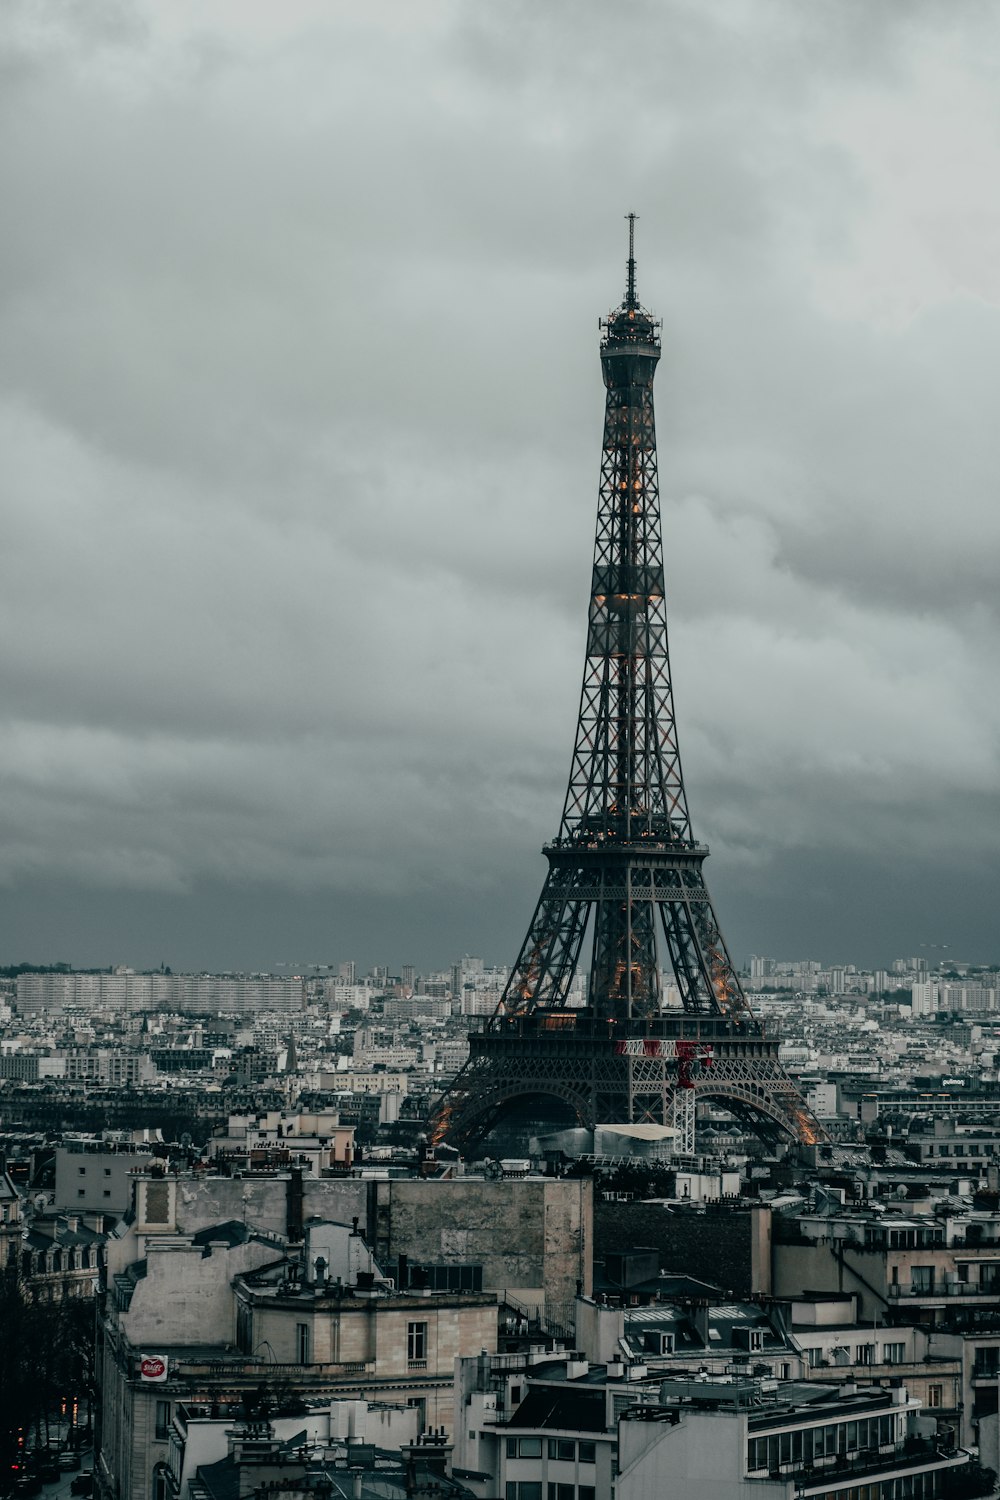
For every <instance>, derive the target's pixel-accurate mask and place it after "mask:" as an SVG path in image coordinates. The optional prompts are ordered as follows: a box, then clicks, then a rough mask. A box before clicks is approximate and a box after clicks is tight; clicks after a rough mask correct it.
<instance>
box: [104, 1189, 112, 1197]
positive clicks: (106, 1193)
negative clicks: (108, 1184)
mask: <svg viewBox="0 0 1000 1500" xmlns="http://www.w3.org/2000/svg"><path fill="white" fill-rule="evenodd" d="M104 1196H105V1198H110V1197H111V1189H110V1188H105V1189H104Z"/></svg>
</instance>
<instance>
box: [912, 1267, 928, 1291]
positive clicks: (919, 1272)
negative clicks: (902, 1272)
mask: <svg viewBox="0 0 1000 1500" xmlns="http://www.w3.org/2000/svg"><path fill="white" fill-rule="evenodd" d="M910 1285H911V1286H912V1288H913V1290H914V1291H915V1292H933V1290H934V1267H933V1266H911V1267H910Z"/></svg>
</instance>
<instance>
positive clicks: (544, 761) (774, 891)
mask: <svg viewBox="0 0 1000 1500" xmlns="http://www.w3.org/2000/svg"><path fill="white" fill-rule="evenodd" d="M0 37H2V55H0V115H2V128H0V194H2V200H0V201H2V202H3V204H4V223H5V229H4V234H3V237H2V239H0V445H2V446H0V452H2V453H3V455H4V459H3V465H2V473H0V506H2V516H3V547H2V550H0V685H2V696H0V961H7V962H16V961H20V960H23V959H28V958H30V959H34V960H38V961H51V960H53V959H56V958H66V959H68V960H70V961H72V962H75V963H80V964H85V963H109V962H119V961H121V962H133V963H137V964H149V963H155V962H159V961H161V960H165V961H166V962H168V963H170V964H172V965H173V966H174V967H175V968H183V967H190V966H201V965H204V966H214V967H222V966H235V967H256V966H258V965H261V966H271V965H274V964H277V963H279V962H287V963H292V962H294V963H306V962H335V961H338V960H340V959H344V958H348V957H356V958H358V959H359V961H361V962H362V963H364V964H368V963H370V962H383V961H384V962H388V963H390V964H392V965H394V966H395V965H398V964H401V963H405V962H414V963H416V964H417V965H418V966H428V965H430V964H432V963H441V964H444V963H447V962H448V961H449V960H450V959H451V958H452V957H453V956H455V955H456V954H457V953H459V952H461V951H463V950H465V951H472V952H480V953H482V954H483V956H484V957H486V958H487V959H488V960H494V961H498V962H509V961H511V960H512V959H513V957H514V955H515V953H516V951H517V947H518V944H519V942H520V939H521V936H522V935H523V929H524V928H525V926H526V924H527V920H528V917H529V915H530V910H531V907H532V905H533V902H534V900H535V897H536V895H537V891H538V889H539V887H540V884H541V881H542V878H543V874H544V861H543V860H542V859H541V857H540V855H539V849H540V846H541V844H542V842H543V841H544V840H545V839H546V838H548V837H550V836H551V835H553V834H554V833H555V831H556V827H557V822H558V815H559V811H560V807H561V800H562V794H563V791H564V788H565V778H566V775H567V772H568V766H569V755H570V749H571V745H572V737H573V729H574V722H575V714H576V706H577V697H578V692H579V682H580V675H581V670H582V655H583V648H584V621H585V609H586V599H587V588H588V581H589V562H590V553H591V548H592V542H593V521H594V513H595V505H596V489H597V470H598V450H599V442H600V428H601V420H602V412H603V390H602V387H601V382H600V370H599V364H598V358H597V326H596V320H597V316H598V314H600V313H602V312H605V311H606V310H607V309H608V307H609V306H611V305H612V304H614V303H616V302H617V301H618V300H619V298H620V296H621V293H622V289H623V280H624V259H625V253H626V251H625V227H624V224H623V221H622V215H623V214H624V213H625V212H626V211H628V210H629V209H634V210H635V211H636V212H637V213H639V214H640V216H641V218H640V223H639V225H638V252H637V253H638V258H639V290H640V294H641V296H642V298H643V300H644V301H645V302H646V304H647V305H649V306H651V307H652V308H653V309H654V310H655V311H656V312H657V313H658V314H659V315H660V316H661V317H662V318H663V322H664V355H663V359H662V361H661V364H660V369H659V373H658V376H657V420H658V433H659V447H660V476H661V490H662V495H663V510H664V532H665V549H666V569H667V583H668V592H669V601H668V603H669V610H670V621H671V642H672V653H673V657H674V669H675V684H676V693H677V703H678V712H679V718H680V725H681V741H682V748H683V751H684V760H685V771H686V776H687V781H688V790H689V795H690V799H691V802H692V812H693V816H694V820H695V824H696V828H697V831H698V832H699V834H700V835H701V836H703V837H704V838H706V839H707V841H708V842H709V843H710V845H711V847H712V850H713V858H712V860H711V862H710V864H709V867H708V878H709V883H710V886H711V888H712V890H713V893H714V895H715V899H716V906H717V908H718V911H719V915H720V917H721V919H722V922H723V926H724V928H725V929H726V931H727V933H728V935H729V938H730V943H731V946H732V947H733V948H734V950H735V952H736V954H737V956H738V957H740V958H741V959H742V958H744V957H745V956H746V954H747V953H749V952H750V951H756V952H763V953H774V954H779V955H788V956H815V957H820V958H823V959H825V960H828V961H830V960H839V961H845V960H846V961H851V960H858V961H865V960H867V961H877V962H880V963H881V962H884V961H887V960H888V959H891V958H892V957H895V956H897V955H901V954H903V953H916V952H919V951H920V949H919V944H920V943H922V942H923V943H928V944H931V943H948V944H949V945H950V946H951V951H952V952H953V953H955V954H956V956H962V957H967V958H970V959H973V960H977V959H978V960H983V961H991V960H994V959H995V960H998V961H1000V940H998V934H997V931H996V904H997V903H996V894H995V893H996V890H997V884H998V875H1000V816H998V814H1000V733H998V731H1000V698H998V694H997V690H996V677H997V670H996V664H997V660H998V656H1000V625H998V618H997V604H996V579H997V571H998V567H997V564H998V558H1000V506H998V503H997V474H998V472H1000V421H998V415H1000V414H998V410H997V399H998V398H997V389H998V373H1000V316H998V304H1000V203H998V189H997V184H998V183H1000V90H998V86H997V84H998V71H1000V13H998V11H997V8H996V6H995V5H993V4H978V3H975V0H938V3H923V4H921V3H917V0H912V3H907V4H902V5H895V6H888V5H884V6H873V5H871V4H869V3H867V0H836V3H833V0H814V3H811V4H809V5H802V4H801V3H799V0H753V3H749V0H747V3H742V0H711V3H705V0H649V3H642V0H632V3H628V4H622V5H618V6H608V5H606V4H603V3H600V0H546V3H538V0H524V3H519V0H505V3H503V4H493V3H488V0H383V3H372V0H366V4H365V5H363V6H358V5H354V4H347V3H338V0H282V3H281V4H280V5H278V4H274V3H271V0H229V3H226V0H187V3H185V0H171V3H170V4H168V5H163V4H158V3H154V0H120V3H119V0H76V3H73V0H62V3H60V0H47V3H43V0H7V3H6V4H5V5H4V7H3V14H2V16H0Z"/></svg>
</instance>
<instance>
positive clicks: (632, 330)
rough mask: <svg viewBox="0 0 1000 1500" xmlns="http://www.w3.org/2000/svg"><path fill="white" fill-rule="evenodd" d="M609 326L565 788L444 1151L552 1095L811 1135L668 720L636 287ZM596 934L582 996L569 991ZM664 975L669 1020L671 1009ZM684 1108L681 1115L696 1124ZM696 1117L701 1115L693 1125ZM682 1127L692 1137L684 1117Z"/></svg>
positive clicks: (648, 397)
mask: <svg viewBox="0 0 1000 1500" xmlns="http://www.w3.org/2000/svg"><path fill="white" fill-rule="evenodd" d="M628 221H629V255H628V263H627V273H626V286H625V296H624V298H623V299H622V302H621V305H620V306H619V307H617V308H615V309H614V310H613V311H612V312H611V313H609V315H608V316H607V318H605V319H602V321H601V348H600V354H601V369H602V372H603V376H604V385H605V388H606V396H605V412H604V436H603V442H602V445H601V475H600V484H599V489H598V505H597V532H596V538H595V544H594V565H593V572H592V578H591V593H590V608H589V618H588V626H587V653H586V662H585V666H584V672H583V687H582V691H581V695H580V712H579V718H578V722H577V728H576V737H575V741H574V746H573V757H572V762H571V767H570V775H569V785H568V788H567V792H566V800H565V803H564V806H563V811H562V818H561V820H560V824H559V832H558V835H557V837H556V838H555V839H553V841H552V842H551V843H549V844H547V845H546V846H545V848H544V854H545V857H546V859H547V860H548V865H549V868H548V873H547V875H546V878H545V883H544V885H543V887H542V893H541V895H540V897H539V900H538V904H537V906H536V907H535V911H534V914H533V916H532V919H531V923H530V925H529V927H528V932H527V935H526V937H525V939H524V942H523V943H522V945H521V951H520V953H519V954H518V957H517V961H516V963H515V964H514V967H513V969H512V970H511V974H510V978H509V980H508V982H507V985H506V987H505V989H504V993H503V996H502V998H501V1001H500V1004H499V1005H498V1007H497V1011H496V1013H495V1015H494V1016H493V1017H492V1019H491V1020H490V1021H489V1022H488V1024H487V1026H486V1028H485V1031H484V1032H482V1033H479V1034H476V1035H473V1036H472V1037H471V1038H470V1049H471V1050H470V1059H469V1062H468V1064H467V1065H466V1067H465V1068H464V1069H463V1070H462V1072H461V1073H460V1074H459V1075H458V1077H457V1078H456V1080H455V1082H454V1083H453V1085H452V1086H451V1089H450V1090H449V1091H448V1092H447V1094H446V1095H445V1096H444V1098H443V1099H442V1101H440V1103H439V1105H438V1108H437V1111H436V1115H435V1119H434V1121H433V1122H432V1123H433V1125H434V1130H435V1134H436V1136H437V1137H438V1138H440V1136H441V1135H442V1134H445V1133H447V1134H448V1135H449V1136H450V1137H451V1138H452V1139H453V1140H457V1141H466V1142H469V1141H471V1140H473V1139H474V1138H475V1137H476V1136H477V1135H482V1133H483V1132H484V1130H488V1129H489V1128H491V1123H492V1122H494V1121H495V1120H496V1119H497V1118H498V1117H499V1116H500V1114H502V1113H503V1110H504V1108H505V1107H506V1106H507V1105H508V1104H509V1103H510V1101H511V1100H512V1099H514V1098H516V1097H518V1096H523V1095H525V1094H532V1093H533V1094H535V1095H539V1094H550V1095H557V1096H559V1097H561V1098H562V1100H563V1101H564V1102H565V1103H568V1104H569V1105H570V1106H571V1107H572V1108H573V1110H574V1111H575V1113H576V1115H577V1118H578V1120H579V1121H580V1123H581V1124H590V1125H593V1124H595V1123H596V1122H598V1121H602V1120H603V1121H606V1122H612V1121H619V1122H632V1121H640V1120H646V1121H657V1120H658V1121H660V1122H661V1123H667V1122H668V1121H669V1120H670V1119H671V1118H672V1117H673V1115H674V1114H675V1113H676V1107H675V1105H676V1099H677V1096H678V1091H682V1092H683V1091H685V1090H689V1089H692V1088H693V1087H694V1085H695V1075H694V1073H693V1071H692V1069H693V1068H695V1067H696V1065H697V1064H699V1063H706V1064H708V1066H709V1067H711V1068H713V1069H714V1072H713V1074H712V1077H711V1079H709V1078H708V1077H707V1069H706V1070H705V1072H706V1076H705V1077H704V1078H700V1077H699V1080H698V1084H697V1086H698V1089H699V1090H700V1091H701V1092H702V1093H706V1092H710V1093H711V1094H713V1095H715V1096H721V1097H725V1098H726V1099H727V1100H728V1102H729V1107H730V1108H731V1109H733V1111H734V1112H735V1113H737V1114H740V1115H743V1116H744V1117H746V1118H747V1119H748V1121H750V1122H751V1123H753V1124H755V1128H756V1126H757V1125H758V1124H762V1125H763V1133H770V1134H772V1135H774V1134H775V1133H777V1134H781V1133H786V1134H791V1135H793V1136H796V1137H797V1138H798V1139H800V1140H814V1139H816V1138H817V1136H818V1135H819V1134H820V1132H819V1128H818V1126H817V1125H816V1122H815V1121H814V1120H812V1118H811V1116H810V1115H809V1113H808V1111H807V1110H806V1108H805V1105H804V1104H803V1102H802V1100H801V1098H800V1097H799V1095H798V1092H797V1090H796V1088H795V1086H794V1084H793V1083H792V1081H791V1080H790V1079H789V1078H788V1077H787V1075H786V1074H785V1073H784V1071H783V1069H782V1068H781V1066H780V1064H779V1063H778V1060H777V1045H776V1043H774V1042H773V1041H770V1040H769V1039H766V1038H765V1037H764V1035H763V1032H762V1030H761V1028H760V1027H759V1026H758V1024H757V1022H756V1020H755V1019H754V1017H753V1015H752V1013H751V1011H750V1007H749V1005H748V1004H747V1000H746V997H745V995H744V993H743V988H742V985H741V984H740V980H739V976H738V974H737V972H736V969H735V966H734V965H733V963H732V960H731V958H730V955H729V952H728V949H727V948H726V945H725V942H724V941H723V938H722V935H721V933H720V931H719V925H718V923H717V921H716V918H715V913H714V911H713V908H712V902H711V899H710V897H709V894H708V891H707V889H706V887H705V882H704V878H703V874H702V866H703V864H704V861H705V859H706V858H707V856H708V849H707V847H706V846H705V845H704V844H701V843H698V842H697V841H696V840H695V838H694V835H693V832H692V828H691V819H690V815H689V812H688V804H687V796H686V793H685V790H684V779H683V775H682V772H681V758H680V751H679V748H678V740H677V724H676V718H675V714H674V700H673V686H672V680H671V672H670V657H669V652H668V645H667V615H666V602H665V597H666V590H665V586H664V572H663V546H662V540H661V532H660V497H659V483H658V477H657V461H656V428H655V423H654V418H653V378H654V375H655V373H656V367H657V363H658V361H659V358H660V337H659V329H660V324H659V322H658V321H657V319H656V318H654V317H653V316H652V315H651V314H650V313H649V312H648V311H647V310H646V309H645V308H644V307H643V306H642V305H641V303H640V302H639V299H638V295H637V292H636V265H635V215H634V214H629V215H628ZM588 934H589V941H590V967H589V977H588V985H587V1003H586V1006H585V1007H584V1008H582V1009H581V1008H580V1007H579V1005H573V1004H572V1003H571V999H570V996H571V986H572V981H573V977H574V973H575V971H576V968H577V964H578V962H579V960H580V956H581V952H582V949H583V945H584V942H585V940H586V939H587V937H588ZM665 974H666V975H668V976H670V975H672V977H673V981H674V984H675V985H676V990H677V992H678V994H679V996H680V1005H679V1007H677V1006H675V1007H674V1008H673V1009H672V1010H671V1009H668V1008H665V1006H664V998H665V996H664V985H663V976H664V975H665ZM689 1113H690V1111H689ZM691 1120H692V1121H693V1115H691ZM692 1130H693V1124H692Z"/></svg>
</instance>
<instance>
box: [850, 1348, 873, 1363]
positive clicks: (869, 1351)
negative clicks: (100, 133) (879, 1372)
mask: <svg viewBox="0 0 1000 1500" xmlns="http://www.w3.org/2000/svg"><path fill="white" fill-rule="evenodd" d="M854 1362H855V1364H859V1365H873V1364H874V1363H875V1345H874V1344H859V1345H858V1346H857V1349H856V1350H855V1360H854Z"/></svg>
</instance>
